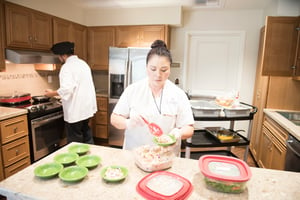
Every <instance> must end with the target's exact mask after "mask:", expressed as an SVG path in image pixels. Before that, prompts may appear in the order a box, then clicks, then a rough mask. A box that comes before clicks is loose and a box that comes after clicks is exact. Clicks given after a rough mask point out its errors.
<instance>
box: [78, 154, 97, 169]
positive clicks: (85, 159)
mask: <svg viewBox="0 0 300 200" xmlns="http://www.w3.org/2000/svg"><path fill="white" fill-rule="evenodd" d="M100 161H101V158H100V157H99V156H96V155H85V156H81V157H79V158H78V159H77V160H76V164H77V165H78V166H82V167H87V168H93V167H96V166H97V165H98V164H99V163H100Z"/></svg>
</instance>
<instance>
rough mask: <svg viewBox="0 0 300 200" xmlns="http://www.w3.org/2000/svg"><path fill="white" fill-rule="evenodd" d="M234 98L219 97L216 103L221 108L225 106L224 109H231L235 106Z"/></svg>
mask: <svg viewBox="0 0 300 200" xmlns="http://www.w3.org/2000/svg"><path fill="white" fill-rule="evenodd" d="M233 101H234V98H232V97H226V96H222V97H217V98H216V103H217V104H218V105H220V106H224V107H230V106H231V105H232V104H233Z"/></svg>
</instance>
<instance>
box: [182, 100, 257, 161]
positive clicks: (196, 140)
mask: <svg viewBox="0 0 300 200" xmlns="http://www.w3.org/2000/svg"><path fill="white" fill-rule="evenodd" d="M240 105H242V106H246V107H248V108H249V112H247V113H242V114H240V113H238V114H234V113H233V114H232V113H229V114H228V113H227V115H223V116H214V115H205V114H204V115H201V113H200V115H199V114H198V115H195V110H194V109H193V113H194V119H195V121H230V125H229V126H230V127H229V130H234V123H235V121H242V120H249V126H248V133H247V136H246V137H245V136H243V135H241V134H239V133H236V134H237V135H238V136H239V137H240V140H239V141H237V142H226V143H222V142H220V141H219V140H218V139H216V138H215V137H214V136H213V135H211V134H210V133H209V132H208V131H207V130H205V129H204V130H203V129H201V130H195V131H194V135H193V136H192V137H191V138H189V139H187V140H184V141H183V145H185V157H186V158H194V159H198V158H199V157H200V156H202V155H204V154H221V155H229V156H234V157H236V156H235V155H234V154H233V153H232V152H231V147H232V146H246V150H245V153H244V160H245V161H246V160H247V157H248V152H249V142H250V137H251V128H252V120H253V117H254V114H255V113H256V112H257V108H256V107H255V106H252V105H249V104H246V103H243V102H241V103H240ZM209 147H227V150H217V151H193V152H191V148H209Z"/></svg>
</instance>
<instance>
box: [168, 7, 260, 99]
mask: <svg viewBox="0 0 300 200" xmlns="http://www.w3.org/2000/svg"><path fill="white" fill-rule="evenodd" d="M249 19H251V20H249ZM263 23H264V21H263V10H243V11H239V10H227V11H218V10H211V11H203V10H194V11H191V12H184V14H183V27H178V28H173V29H172V32H171V51H172V54H173V60H174V61H180V62H183V60H184V47H185V45H186V44H185V37H186V32H188V31H245V33H246V39H245V50H244V51H245V54H244V62H243V72H242V77H243V83H242V86H241V91H240V96H241V98H242V100H245V101H246V102H248V103H251V102H252V93H253V87H254V76H255V71H256V61H257V54H258V41H259V32H260V28H261V27H262V26H263ZM215 59H217V58H215ZM182 75H183V68H182V67H181V68H180V69H178V68H172V76H171V79H174V78H176V77H177V78H179V80H183V79H184V78H185V77H182ZM186 78H188V77H186ZM212 78H213V77H212ZM182 82H183V81H180V83H182ZM185 89H188V88H185Z"/></svg>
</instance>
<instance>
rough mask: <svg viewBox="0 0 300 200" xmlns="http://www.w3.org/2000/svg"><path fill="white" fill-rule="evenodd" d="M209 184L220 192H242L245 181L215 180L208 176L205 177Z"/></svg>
mask: <svg viewBox="0 0 300 200" xmlns="http://www.w3.org/2000/svg"><path fill="white" fill-rule="evenodd" d="M204 180H205V182H206V184H207V186H208V187H209V188H211V189H214V190H216V191H219V192H225V193H241V192H243V191H244V187H243V183H229V182H222V181H213V180H211V179H208V178H206V177H205V178H204Z"/></svg>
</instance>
